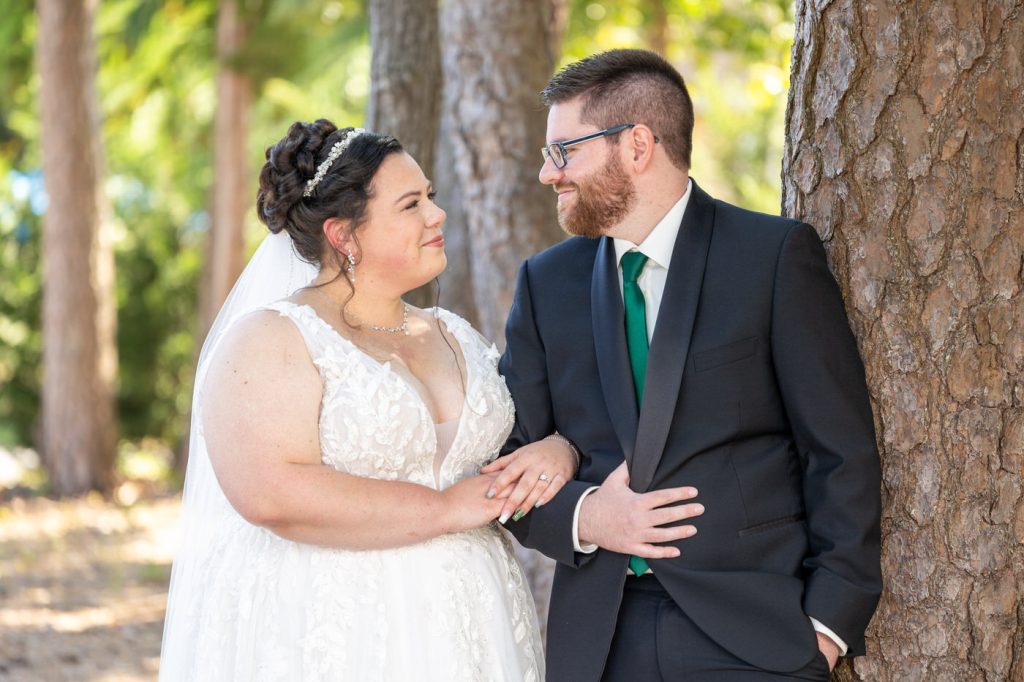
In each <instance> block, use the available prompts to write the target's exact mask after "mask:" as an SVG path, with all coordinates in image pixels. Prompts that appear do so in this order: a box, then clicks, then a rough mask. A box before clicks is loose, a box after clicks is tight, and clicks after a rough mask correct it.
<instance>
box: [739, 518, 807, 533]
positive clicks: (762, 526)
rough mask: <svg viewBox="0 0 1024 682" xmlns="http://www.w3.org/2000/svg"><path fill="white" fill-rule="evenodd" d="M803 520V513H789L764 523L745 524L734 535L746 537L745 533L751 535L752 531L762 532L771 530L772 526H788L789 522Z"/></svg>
mask: <svg viewBox="0 0 1024 682" xmlns="http://www.w3.org/2000/svg"><path fill="white" fill-rule="evenodd" d="M803 520H804V514H802V513H800V514H790V515H789V516H783V517H782V518H779V519H772V520H771V521H765V522H764V523H756V524H754V525H753V526H747V527H746V528H741V529H740V530H739V531H737V533H736V535H738V536H740V537H741V538H742V537H746V536H747V535H753V534H754V533H762V532H764V531H766V530H772V529H773V528H779V527H780V526H788V525H789V524H791V523H798V522H800V521H803Z"/></svg>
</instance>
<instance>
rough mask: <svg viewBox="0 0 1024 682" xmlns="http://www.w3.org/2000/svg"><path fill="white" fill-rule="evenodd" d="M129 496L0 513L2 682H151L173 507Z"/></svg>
mask: <svg viewBox="0 0 1024 682" xmlns="http://www.w3.org/2000/svg"><path fill="white" fill-rule="evenodd" d="M140 495H141V496H142V497H141V499H139V496H140ZM147 495H148V497H147ZM133 496H134V498H135V499H139V501H138V502H137V503H136V504H134V505H131V506H123V505H120V504H117V503H116V502H111V501H105V500H104V499H103V498H101V497H100V496H98V495H91V496H86V497H84V498H81V499H77V500H63V501H54V500H48V499H44V498H40V497H31V498H15V499H13V500H11V501H9V502H5V503H3V504H2V505H0V633H2V634H0V679H3V680H10V681H11V682H22V681H24V682H28V681H29V680H31V681H33V682H36V681H38V680H46V681H47V682H49V681H50V680H53V681H54V682H60V681H63V680H68V681H71V680H74V681H75V682H141V681H144V680H145V681H148V680H155V679H156V673H157V669H158V665H159V655H160V637H161V633H162V630H163V615H164V607H165V604H166V599H167V594H166V592H167V583H168V580H169V577H170V563H171V557H172V554H173V548H174V544H175V541H176V529H177V520H178V513H179V504H178V499H177V497H176V496H162V497H153V496H152V493H149V492H147V490H146V488H145V486H139V487H138V489H137V490H135V491H134V493H133ZM115 498H117V499H123V498H122V496H121V495H117V494H115Z"/></svg>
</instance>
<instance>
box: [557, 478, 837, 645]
mask: <svg viewBox="0 0 1024 682" xmlns="http://www.w3.org/2000/svg"><path fill="white" fill-rule="evenodd" d="M588 492H589V491H588ZM580 499H583V498H580ZM576 551H579V550H576ZM807 617H808V618H811V617H810V616H807ZM811 626H812V627H813V628H814V631H815V632H820V633H821V634H823V635H825V636H826V637H828V638H829V639H831V640H832V641H833V642H835V643H836V646H837V647H839V655H840V656H845V655H846V652H847V651H848V650H849V648H850V647H848V646H846V642H844V641H843V640H842V639H841V638H840V637H839V635H837V634H836V633H834V632H832V631H831V630H830V629H828V627H826V626H825V625H824V624H823V623H822V622H821V621H819V620H817V619H816V618H811Z"/></svg>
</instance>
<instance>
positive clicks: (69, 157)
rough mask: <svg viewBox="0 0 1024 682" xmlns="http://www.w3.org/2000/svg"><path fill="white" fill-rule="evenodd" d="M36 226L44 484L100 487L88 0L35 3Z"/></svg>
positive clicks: (94, 106)
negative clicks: (39, 203)
mask: <svg viewBox="0 0 1024 682" xmlns="http://www.w3.org/2000/svg"><path fill="white" fill-rule="evenodd" d="M37 9H38V12H39V43H38V52H37V54H38V64H39V75H40V90H39V104H40V113H41V119H42V131H43V133H42V160H43V173H44V176H45V183H46V192H47V195H48V197H49V205H48V207H47V210H46V216H45V218H44V230H43V282H44V285H43V395H42V430H41V441H42V442H41V444H40V445H41V447H40V449H41V451H42V453H43V461H44V462H45V463H46V467H47V470H48V472H49V475H50V482H51V484H52V486H53V490H54V492H55V493H57V494H58V495H75V494H80V493H83V492H86V491H88V490H101V491H106V490H108V489H109V487H110V485H111V483H112V478H113V465H114V457H115V452H116V446H117V438H116V432H115V423H114V380H115V375H116V372H117V347H116V340H115V335H116V322H115V320H116V297H115V290H114V256H113V249H112V241H111V238H110V234H109V232H108V230H109V225H105V224H104V221H103V214H104V211H103V205H104V201H103V199H102V187H101V179H102V168H103V155H102V135H101V129H100V115H99V106H98V103H97V100H96V93H95V76H96V60H95V53H94V46H93V36H92V26H93V16H94V12H95V3H94V2H91V1H88V0H74V1H72V0H39V2H38V4H37Z"/></svg>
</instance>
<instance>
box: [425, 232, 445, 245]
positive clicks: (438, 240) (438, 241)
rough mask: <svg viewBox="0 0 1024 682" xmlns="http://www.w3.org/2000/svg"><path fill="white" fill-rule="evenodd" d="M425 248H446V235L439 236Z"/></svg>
mask: <svg viewBox="0 0 1024 682" xmlns="http://www.w3.org/2000/svg"><path fill="white" fill-rule="evenodd" d="M423 246H444V235H440V234H439V235H437V236H436V237H434V238H433V239H431V240H430V241H429V242H427V243H426V244H424V245H423Z"/></svg>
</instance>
